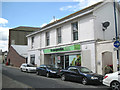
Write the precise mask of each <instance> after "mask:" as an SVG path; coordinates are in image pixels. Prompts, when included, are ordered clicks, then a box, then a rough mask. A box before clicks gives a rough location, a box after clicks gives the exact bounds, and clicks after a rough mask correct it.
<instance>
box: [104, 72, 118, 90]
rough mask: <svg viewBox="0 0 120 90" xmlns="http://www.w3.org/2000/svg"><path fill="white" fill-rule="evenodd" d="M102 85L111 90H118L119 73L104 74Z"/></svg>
mask: <svg viewBox="0 0 120 90" xmlns="http://www.w3.org/2000/svg"><path fill="white" fill-rule="evenodd" d="M103 84H104V85H106V86H109V87H111V88H112V90H120V71H117V72H114V73H110V74H106V75H105V76H104V79H103Z"/></svg>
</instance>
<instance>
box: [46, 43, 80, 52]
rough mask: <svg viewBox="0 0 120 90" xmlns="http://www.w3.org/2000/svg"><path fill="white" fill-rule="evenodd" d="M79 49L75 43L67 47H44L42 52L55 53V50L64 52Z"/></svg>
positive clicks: (78, 45)
mask: <svg viewBox="0 0 120 90" xmlns="http://www.w3.org/2000/svg"><path fill="white" fill-rule="evenodd" d="M75 50H80V44H75V45H71V46H67V47H60V48H52V49H44V53H45V54H47V53H56V52H65V51H75Z"/></svg>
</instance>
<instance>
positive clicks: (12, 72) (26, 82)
mask: <svg viewBox="0 0 120 90" xmlns="http://www.w3.org/2000/svg"><path fill="white" fill-rule="evenodd" d="M2 76H3V78H2V84H3V86H4V87H3V88H10V87H5V86H6V85H7V84H8V83H7V82H8V81H9V80H13V81H16V82H19V83H20V84H21V86H23V87H24V86H26V87H27V88H88V89H89V88H96V89H97V88H99V89H100V90H101V88H102V89H104V88H108V87H106V86H104V85H97V86H96V85H82V84H81V83H77V82H71V81H61V79H60V78H47V77H45V76H38V75H36V74H35V73H25V72H21V71H20V70H19V69H18V68H13V67H7V66H4V65H3V66H2ZM5 77H8V78H10V79H9V80H8V81H6V79H4V78H5ZM19 83H18V84H19ZM9 85H10V83H9ZM10 86H11V85H10ZM14 88H15V87H14ZM16 88H18V86H16ZM19 88H21V87H19ZM106 90H107V89H106Z"/></svg>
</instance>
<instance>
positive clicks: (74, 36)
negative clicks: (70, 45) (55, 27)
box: [71, 21, 78, 41]
mask: <svg viewBox="0 0 120 90" xmlns="http://www.w3.org/2000/svg"><path fill="white" fill-rule="evenodd" d="M71 28H72V41H77V40H78V21H76V22H73V23H71ZM75 29H76V30H75Z"/></svg>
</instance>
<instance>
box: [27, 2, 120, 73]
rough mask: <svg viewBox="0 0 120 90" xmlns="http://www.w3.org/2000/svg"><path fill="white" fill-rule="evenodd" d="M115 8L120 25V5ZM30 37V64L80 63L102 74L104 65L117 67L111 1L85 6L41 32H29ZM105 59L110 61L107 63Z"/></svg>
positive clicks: (63, 64)
mask: <svg viewBox="0 0 120 90" xmlns="http://www.w3.org/2000/svg"><path fill="white" fill-rule="evenodd" d="M116 10H117V25H118V24H120V23H119V22H118V21H120V8H119V6H118V5H117V6H116ZM43 18H44V17H43ZM105 22H109V24H110V25H109V26H108V27H107V28H106V29H105V28H104V27H103V23H105ZM118 26H120V25H118ZM118 34H120V28H118ZM27 38H28V63H33V62H34V63H35V64H36V65H37V66H39V65H41V64H54V65H56V66H58V67H61V68H66V67H67V66H70V65H73V66H74V65H80V66H85V67H88V68H89V69H90V70H92V71H93V72H96V73H99V74H104V69H103V68H104V67H105V65H107V64H112V65H113V70H114V71H116V70H117V68H116V63H117V57H116V51H114V46H113V38H115V28H114V8H113V3H112V2H99V3H96V4H94V5H92V6H89V7H87V8H84V9H82V10H80V11H78V12H75V13H73V14H71V15H68V16H66V17H64V18H62V19H59V20H56V21H54V22H52V23H50V24H48V25H46V26H44V27H42V28H41V29H40V31H37V32H34V33H32V34H29V35H27ZM107 42H109V43H107ZM103 53H105V54H103ZM103 56H104V57H103ZM106 57H110V58H108V59H107V58H106ZM103 59H104V60H107V61H108V62H109V63H107V62H106V63H105V64H104V62H105V61H104V60H103ZM76 60H78V63H77V61H76ZM75 61H76V62H75Z"/></svg>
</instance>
